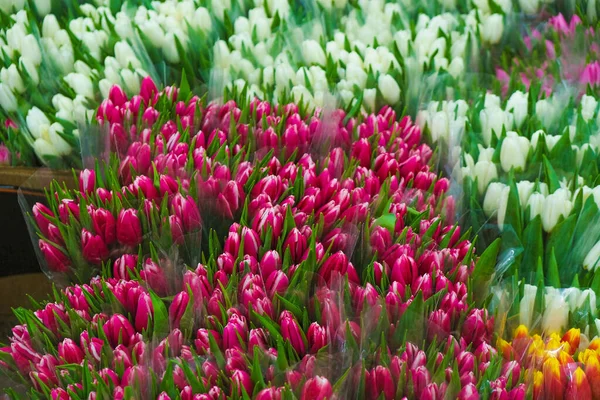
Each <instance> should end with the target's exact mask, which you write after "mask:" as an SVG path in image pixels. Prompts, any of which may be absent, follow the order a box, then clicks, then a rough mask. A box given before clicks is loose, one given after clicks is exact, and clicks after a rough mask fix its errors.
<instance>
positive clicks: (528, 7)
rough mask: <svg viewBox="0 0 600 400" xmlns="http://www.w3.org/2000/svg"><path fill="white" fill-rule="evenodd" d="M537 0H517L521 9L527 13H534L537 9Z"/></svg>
mask: <svg viewBox="0 0 600 400" xmlns="http://www.w3.org/2000/svg"><path fill="white" fill-rule="evenodd" d="M539 2H540V1H539V0H519V6H520V7H521V11H523V12H524V13H525V14H527V15H535V14H537V11H538V4H539Z"/></svg>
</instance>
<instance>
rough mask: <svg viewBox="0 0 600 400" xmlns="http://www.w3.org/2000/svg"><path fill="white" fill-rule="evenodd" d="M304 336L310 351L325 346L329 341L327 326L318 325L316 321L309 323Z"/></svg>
mask: <svg viewBox="0 0 600 400" xmlns="http://www.w3.org/2000/svg"><path fill="white" fill-rule="evenodd" d="M306 336H307V339H308V345H309V346H310V352H311V353H316V352H318V351H319V350H320V349H321V348H322V347H325V346H326V345H327V344H328V343H329V334H328V333H327V328H325V327H322V326H320V325H319V324H318V323H317V322H313V323H312V324H310V326H309V327H308V333H307V335H306Z"/></svg>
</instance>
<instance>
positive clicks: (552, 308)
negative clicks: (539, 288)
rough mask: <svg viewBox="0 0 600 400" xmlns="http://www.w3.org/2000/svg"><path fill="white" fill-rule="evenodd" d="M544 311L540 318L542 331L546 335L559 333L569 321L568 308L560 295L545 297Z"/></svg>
mask: <svg viewBox="0 0 600 400" xmlns="http://www.w3.org/2000/svg"><path fill="white" fill-rule="evenodd" d="M545 303H546V309H545V310H544V314H543V317H542V329H543V330H544V331H545V332H547V333H559V332H562V331H563V329H564V328H565V327H566V326H567V322H568V321H569V307H568V305H567V303H566V302H565V299H564V298H563V297H562V296H561V295H555V296H548V295H546V296H545Z"/></svg>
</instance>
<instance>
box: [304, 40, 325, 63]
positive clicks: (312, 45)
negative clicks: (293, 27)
mask: <svg viewBox="0 0 600 400" xmlns="http://www.w3.org/2000/svg"><path fill="white" fill-rule="evenodd" d="M302 57H304V61H305V62H306V63H307V64H319V65H323V66H325V64H326V63H327V57H326V56H325V52H324V51H323V48H322V47H321V45H320V44H319V43H318V42H317V41H316V40H305V41H304V42H303V43H302Z"/></svg>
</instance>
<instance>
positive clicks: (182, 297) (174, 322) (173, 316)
mask: <svg viewBox="0 0 600 400" xmlns="http://www.w3.org/2000/svg"><path fill="white" fill-rule="evenodd" d="M189 301H190V296H189V295H188V293H187V292H179V293H177V294H176V295H175V297H174V298H173V302H172V303H171V305H170V306H169V321H170V322H171V326H172V327H174V328H178V327H179V323H180V322H181V318H182V317H183V315H184V314H185V311H186V309H187V307H188V303H189Z"/></svg>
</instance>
